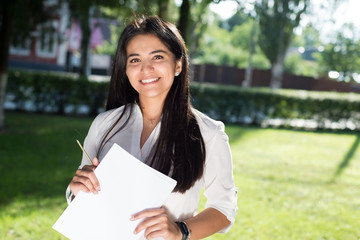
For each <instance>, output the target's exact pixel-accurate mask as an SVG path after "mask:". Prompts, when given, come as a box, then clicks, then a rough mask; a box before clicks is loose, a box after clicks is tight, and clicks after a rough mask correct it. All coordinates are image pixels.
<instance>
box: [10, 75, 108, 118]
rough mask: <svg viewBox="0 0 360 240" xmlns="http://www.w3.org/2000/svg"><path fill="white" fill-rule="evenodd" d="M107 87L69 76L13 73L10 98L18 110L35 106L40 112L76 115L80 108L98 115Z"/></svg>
mask: <svg viewBox="0 0 360 240" xmlns="http://www.w3.org/2000/svg"><path fill="white" fill-rule="evenodd" d="M107 85H108V83H104V82H90V81H88V80H87V79H86V78H85V77H81V78H78V77H77V76H74V75H71V74H65V73H57V74H54V73H48V72H26V71H19V70H16V71H9V82H8V86H7V96H8V97H7V98H8V101H10V102H12V103H14V104H15V105H16V109H17V110H26V107H25V104H26V102H31V103H33V107H32V108H33V110H34V111H36V112H54V113H58V114H64V113H65V112H66V110H67V109H68V108H70V109H71V110H70V112H71V113H74V114H76V113H78V111H79V107H81V106H86V107H88V109H89V111H90V114H92V115H96V114H97V113H98V112H99V110H100V109H101V108H102V107H103V106H104V103H105V98H106V94H107Z"/></svg>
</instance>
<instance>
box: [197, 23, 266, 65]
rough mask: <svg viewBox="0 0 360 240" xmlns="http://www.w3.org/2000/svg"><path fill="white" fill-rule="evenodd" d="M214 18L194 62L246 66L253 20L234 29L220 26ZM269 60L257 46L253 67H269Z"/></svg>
mask: <svg viewBox="0 0 360 240" xmlns="http://www.w3.org/2000/svg"><path fill="white" fill-rule="evenodd" d="M216 23H217V22H216V20H214V23H213V24H210V25H209V27H208V30H207V31H206V32H205V33H204V36H203V37H202V39H201V42H200V46H201V47H199V48H198V49H197V51H196V54H195V55H194V58H193V63H194V64H216V65H226V66H233V67H238V68H246V67H247V66H248V58H249V41H250V32H251V25H252V21H251V20H250V19H247V21H245V22H244V23H243V24H241V25H237V26H233V27H232V28H233V29H232V31H229V30H228V29H227V28H221V27H219V24H216ZM269 66H270V65H269V62H268V60H267V59H266V58H265V57H264V55H263V54H262V53H261V51H260V49H259V48H258V47H257V48H256V49H255V54H254V55H253V67H254V68H258V69H266V68H269Z"/></svg>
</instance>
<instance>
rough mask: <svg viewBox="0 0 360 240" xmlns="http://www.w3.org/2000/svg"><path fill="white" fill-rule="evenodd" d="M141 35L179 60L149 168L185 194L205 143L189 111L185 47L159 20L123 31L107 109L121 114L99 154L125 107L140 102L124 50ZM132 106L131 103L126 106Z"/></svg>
mask: <svg viewBox="0 0 360 240" xmlns="http://www.w3.org/2000/svg"><path fill="white" fill-rule="evenodd" d="M141 34H153V35H155V36H156V37H158V38H159V39H160V41H161V42H162V43H163V44H164V45H165V46H166V47H167V48H168V49H169V50H170V51H171V52H172V53H173V54H174V56H175V59H174V61H178V60H180V59H181V61H182V71H181V73H180V74H179V75H178V76H177V77H175V79H174V82H173V85H172V86H171V88H170V91H169V93H168V95H167V97H166V99H165V103H164V106H163V110H162V120H161V128H160V134H159V137H158V139H157V142H156V143H155V145H154V149H153V151H152V156H151V161H150V163H149V165H150V166H151V167H153V168H154V169H156V170H158V171H160V172H162V173H164V174H166V175H169V174H171V177H172V178H173V179H175V180H176V181H177V185H176V187H175V189H174V191H177V192H181V193H183V192H185V191H186V190H188V189H189V188H190V187H192V186H193V185H194V183H195V181H196V180H198V179H199V178H200V177H201V176H202V175H203V170H204V163H205V144H204V140H203V138H202V135H201V132H200V128H199V125H198V123H197V121H196V119H195V116H194V115H193V113H192V111H191V103H190V90H189V63H188V57H187V53H186V46H185V43H184V40H183V38H182V37H181V35H180V33H179V31H178V30H177V28H176V27H175V26H174V25H173V24H171V23H169V22H166V21H164V20H162V19H160V18H158V17H140V18H137V19H135V20H134V21H133V22H131V23H130V24H129V25H127V27H126V28H125V29H124V31H123V32H122V34H121V36H120V38H119V42H118V46H117V50H116V55H115V59H114V62H113V68H112V74H111V79H110V87H109V93H108V99H107V103H106V110H110V109H114V108H118V107H120V106H124V110H123V112H122V114H121V115H120V116H119V118H118V119H117V121H116V122H115V123H114V124H113V125H112V126H111V127H110V128H109V130H108V131H107V133H106V134H105V136H104V137H103V139H102V142H101V144H100V148H99V149H98V155H99V153H100V151H101V150H102V147H103V146H104V145H105V143H106V141H108V140H109V139H110V138H111V137H112V136H114V135H115V134H116V133H117V132H119V131H121V129H123V128H124V126H125V125H126V124H127V122H128V120H129V116H130V115H131V114H127V115H128V118H127V119H126V121H125V124H123V125H122V126H120V128H118V129H117V131H115V133H112V134H111V136H110V132H113V129H114V128H115V126H116V125H117V124H118V123H119V122H120V119H122V118H123V117H124V116H125V112H126V111H127V108H130V109H129V111H130V113H131V112H132V106H133V103H138V102H139V95H138V93H137V92H136V91H135V89H134V88H133V87H132V86H131V84H130V82H129V79H128V77H127V75H126V56H127V53H126V48H127V45H128V43H129V41H130V40H131V39H133V38H134V37H135V36H138V35H141ZM129 103H131V104H129Z"/></svg>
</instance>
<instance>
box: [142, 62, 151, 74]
mask: <svg viewBox="0 0 360 240" xmlns="http://www.w3.org/2000/svg"><path fill="white" fill-rule="evenodd" d="M153 70H154V67H153V65H152V62H151V61H150V60H143V61H142V65H141V71H142V72H149V71H153Z"/></svg>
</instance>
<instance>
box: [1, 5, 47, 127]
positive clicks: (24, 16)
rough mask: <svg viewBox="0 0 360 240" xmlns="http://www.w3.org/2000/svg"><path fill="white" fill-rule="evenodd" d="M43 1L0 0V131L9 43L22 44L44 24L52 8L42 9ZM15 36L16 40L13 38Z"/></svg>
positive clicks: (2, 122)
mask: <svg viewBox="0 0 360 240" xmlns="http://www.w3.org/2000/svg"><path fill="white" fill-rule="evenodd" d="M43 2H44V1H43V0H2V1H1V5H0V19H1V20H0V21H1V22H0V36H1V38H0V129H2V128H4V121H5V114H4V103H5V91H6V85H7V71H8V62H9V49H10V43H11V41H14V40H15V39H16V41H17V42H24V41H25V40H26V39H29V38H30V37H31V33H33V32H35V31H36V26H37V25H38V24H40V23H43V22H46V21H47V20H48V19H49V18H50V16H51V13H52V11H53V10H54V8H53V7H54V6H53V7H51V6H49V5H48V6H46V7H44V3H43ZM14 36H16V38H15V37H14Z"/></svg>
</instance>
